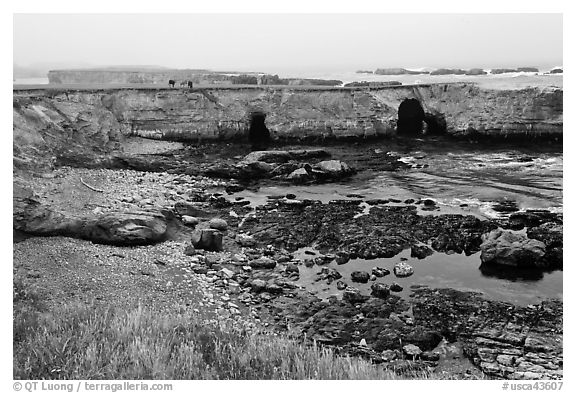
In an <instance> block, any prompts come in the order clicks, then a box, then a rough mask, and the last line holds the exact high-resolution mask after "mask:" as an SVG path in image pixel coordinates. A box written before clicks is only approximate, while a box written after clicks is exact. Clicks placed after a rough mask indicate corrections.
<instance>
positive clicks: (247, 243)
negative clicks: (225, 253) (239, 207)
mask: <svg viewBox="0 0 576 393" xmlns="http://www.w3.org/2000/svg"><path fill="white" fill-rule="evenodd" d="M235 240H236V243H238V244H240V245H241V246H242V247H254V246H256V239H254V237H253V236H251V235H247V234H244V233H239V234H237V235H236V238H235Z"/></svg>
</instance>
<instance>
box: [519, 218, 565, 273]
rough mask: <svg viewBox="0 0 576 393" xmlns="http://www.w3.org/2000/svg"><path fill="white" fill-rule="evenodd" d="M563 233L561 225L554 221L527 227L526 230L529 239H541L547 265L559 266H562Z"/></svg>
mask: <svg viewBox="0 0 576 393" xmlns="http://www.w3.org/2000/svg"><path fill="white" fill-rule="evenodd" d="M563 233H564V228H563V225H562V224H558V223H554V222H547V223H544V224H542V225H539V226H537V227H532V228H528V230H527V231H526V235H527V236H528V238H529V239H535V240H538V241H541V242H542V243H544V245H545V246H546V255H545V256H544V260H545V261H546V266H548V267H551V268H561V267H562V266H563V256H562V251H563Z"/></svg>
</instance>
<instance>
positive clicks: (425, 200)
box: [422, 199, 436, 207]
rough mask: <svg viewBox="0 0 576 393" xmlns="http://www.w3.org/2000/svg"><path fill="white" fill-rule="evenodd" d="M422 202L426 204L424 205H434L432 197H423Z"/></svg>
mask: <svg viewBox="0 0 576 393" xmlns="http://www.w3.org/2000/svg"><path fill="white" fill-rule="evenodd" d="M422 203H423V204H424V206H426V207H432V206H436V202H435V201H433V200H432V199H424V200H423V201H422Z"/></svg>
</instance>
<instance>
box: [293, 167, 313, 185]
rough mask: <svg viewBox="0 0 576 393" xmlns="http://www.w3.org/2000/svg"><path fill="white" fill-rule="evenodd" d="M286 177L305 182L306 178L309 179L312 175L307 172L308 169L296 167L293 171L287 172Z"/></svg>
mask: <svg viewBox="0 0 576 393" xmlns="http://www.w3.org/2000/svg"><path fill="white" fill-rule="evenodd" d="M287 179H288V180H290V181H293V182H296V183H299V182H305V181H307V180H311V179H312V175H310V173H308V171H307V170H306V169H305V168H300V169H296V170H295V171H294V172H292V173H291V174H289V175H288V177H287Z"/></svg>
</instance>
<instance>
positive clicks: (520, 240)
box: [480, 229, 546, 267]
mask: <svg viewBox="0 0 576 393" xmlns="http://www.w3.org/2000/svg"><path fill="white" fill-rule="evenodd" d="M482 241H483V243H482V245H481V246H480V249H481V251H482V253H481V254H480V260H481V261H482V263H487V264H498V265H505V266H513V267H544V265H545V262H544V261H543V258H542V257H543V256H544V255H545V254H546V245H545V244H544V243H543V242H541V241H539V240H536V239H529V238H528V237H527V236H526V235H524V234H521V233H515V232H512V231H508V230H503V229H495V230H493V231H491V232H490V233H488V234H484V235H483V236H482Z"/></svg>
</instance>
